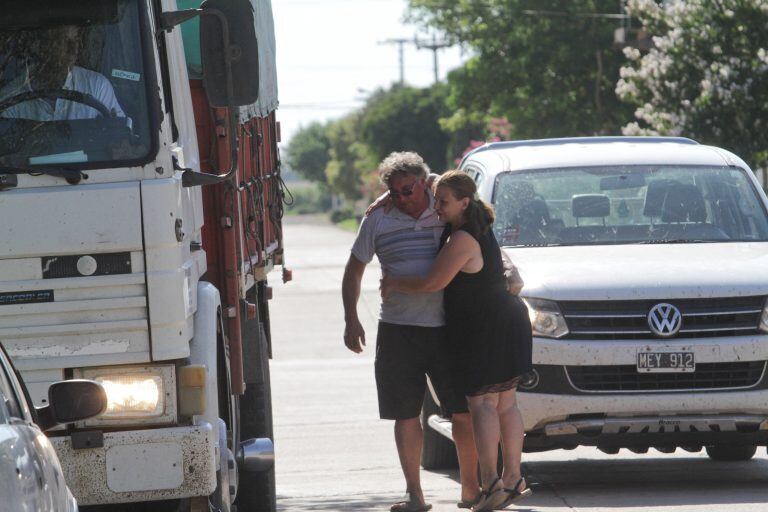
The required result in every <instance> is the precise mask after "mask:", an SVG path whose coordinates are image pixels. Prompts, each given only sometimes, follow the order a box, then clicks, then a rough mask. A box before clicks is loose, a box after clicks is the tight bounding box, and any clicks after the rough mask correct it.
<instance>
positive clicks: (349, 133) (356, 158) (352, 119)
mask: <svg viewBox="0 0 768 512" xmlns="http://www.w3.org/2000/svg"><path fill="white" fill-rule="evenodd" d="M360 123H361V116H360V113H359V112H354V113H352V114H350V115H348V116H346V117H343V118H341V119H339V120H338V121H334V122H332V123H330V124H329V125H328V127H327V130H326V134H327V136H328V140H329V142H330V150H329V155H330V160H329V162H328V165H327V166H326V168H325V176H326V178H327V180H328V185H329V186H330V187H331V189H332V190H334V191H335V192H338V193H339V194H341V195H343V196H344V197H345V198H346V199H348V200H351V201H354V200H356V199H360V198H361V197H362V186H363V181H364V180H363V176H364V175H367V174H370V173H372V172H374V171H375V169H376V166H377V164H378V162H377V160H376V157H375V156H374V155H373V153H372V151H371V150H370V148H369V147H368V146H367V145H366V144H365V143H364V142H362V141H361V140H360V136H359V133H360Z"/></svg>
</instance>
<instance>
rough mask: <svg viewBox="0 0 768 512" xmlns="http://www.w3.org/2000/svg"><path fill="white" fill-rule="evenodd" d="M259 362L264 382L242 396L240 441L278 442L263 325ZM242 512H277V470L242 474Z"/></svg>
mask: <svg viewBox="0 0 768 512" xmlns="http://www.w3.org/2000/svg"><path fill="white" fill-rule="evenodd" d="M258 344H259V351H258V355H259V357H258V360H259V361H258V362H259V365H260V368H261V375H262V376H263V379H259V380H260V381H261V382H258V383H248V384H247V385H246V388H245V394H244V395H242V396H241V397H240V439H250V438H252V437H268V438H269V439H274V435H273V428H272V390H271V386H270V375H269V355H268V352H267V339H266V336H265V334H264V327H263V325H262V326H261V327H260V333H259V339H258ZM235 505H237V507H238V510H240V511H243V512H245V511H249V512H250V511H253V512H275V510H277V496H276V492H275V468H274V467H272V469H270V470H268V471H262V472H248V471H241V472H240V473H239V484H238V490H237V499H236V500H235Z"/></svg>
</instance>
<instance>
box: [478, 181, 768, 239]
mask: <svg viewBox="0 0 768 512" xmlns="http://www.w3.org/2000/svg"><path fill="white" fill-rule="evenodd" d="M746 172H747V171H745V170H743V169H737V168H731V167H700V166H629V167H589V168H561V169H546V170H535V171H523V172H507V173H503V174H501V175H499V177H498V179H497V182H496V185H495V190H494V195H493V205H494V208H495V210H496V221H495V223H494V231H495V234H496V237H497V239H498V240H499V243H500V244H502V245H505V246H515V247H541V246H550V245H604V244H636V243H701V242H737V241H740V242H743V241H748V242H763V241H766V240H768V219H766V211H765V208H764V206H763V204H762V201H761V199H760V197H759V196H758V195H757V193H756V190H755V188H754V187H753V185H752V182H751V181H750V179H749V178H748V177H747V174H746Z"/></svg>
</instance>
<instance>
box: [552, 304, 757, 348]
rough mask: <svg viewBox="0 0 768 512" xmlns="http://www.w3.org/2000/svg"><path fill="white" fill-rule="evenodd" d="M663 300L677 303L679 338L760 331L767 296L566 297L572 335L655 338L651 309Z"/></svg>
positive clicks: (561, 306) (570, 336)
mask: <svg viewBox="0 0 768 512" xmlns="http://www.w3.org/2000/svg"><path fill="white" fill-rule="evenodd" d="M660 302H667V303H669V304H673V305H674V306H676V307H677V308H678V309H679V310H680V313H681V314H682V317H683V321H682V328H681V329H680V332H679V333H678V334H677V335H676V336H675V338H703V337H711V336H740V335H746V334H753V333H757V332H759V331H758V324H759V322H760V314H761V312H762V309H763V304H764V302H765V297H764V296H755V297H728V298H714V299H669V300H619V301H562V302H558V304H559V305H560V309H561V311H562V313H563V316H564V317H565V320H566V323H567V324H568V329H569V334H568V335H567V338H570V339H598V340H600V339H605V340H613V339H625V340H626V339H629V340H632V339H655V338H656V336H655V335H654V334H653V333H652V332H651V329H650V327H649V326H648V312H649V311H650V310H651V308H653V306H655V305H656V304H658V303H660Z"/></svg>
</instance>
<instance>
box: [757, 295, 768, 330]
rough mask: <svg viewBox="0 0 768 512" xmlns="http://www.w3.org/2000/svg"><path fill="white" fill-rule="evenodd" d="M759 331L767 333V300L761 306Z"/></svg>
mask: <svg viewBox="0 0 768 512" xmlns="http://www.w3.org/2000/svg"><path fill="white" fill-rule="evenodd" d="M759 328H760V330H761V331H763V332H768V300H766V301H765V304H763V314H762V315H760V326H759Z"/></svg>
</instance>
